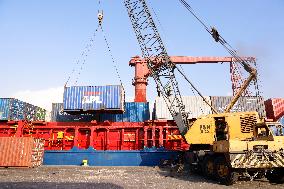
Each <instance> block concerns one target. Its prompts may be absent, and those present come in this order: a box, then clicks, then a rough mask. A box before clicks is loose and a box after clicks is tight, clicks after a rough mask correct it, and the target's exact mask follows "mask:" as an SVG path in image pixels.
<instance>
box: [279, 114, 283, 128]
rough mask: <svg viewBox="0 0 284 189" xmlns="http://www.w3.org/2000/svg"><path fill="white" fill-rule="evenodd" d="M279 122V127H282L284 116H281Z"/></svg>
mask: <svg viewBox="0 0 284 189" xmlns="http://www.w3.org/2000/svg"><path fill="white" fill-rule="evenodd" d="M279 122H280V123H281V125H283V126H284V116H282V117H281V118H280V119H279Z"/></svg>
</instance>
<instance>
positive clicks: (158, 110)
mask: <svg viewBox="0 0 284 189" xmlns="http://www.w3.org/2000/svg"><path fill="white" fill-rule="evenodd" d="M170 98H172V97H170ZM205 98H206V100H207V101H208V102H209V103H210V104H211V101H210V97H208V96H206V97H205ZM182 101H183V103H184V105H185V111H186V113H187V114H188V119H192V118H197V117H199V116H201V115H207V114H211V113H212V110H211V108H210V106H208V105H207V104H206V103H205V102H204V101H203V99H202V98H201V97H199V96H182ZM154 115H155V116H154V117H155V118H154V119H167V120H173V117H172V115H171V113H170V111H169V110H168V108H167V105H166V103H165V101H164V99H163V98H162V97H157V98H156V99H155V105H154Z"/></svg>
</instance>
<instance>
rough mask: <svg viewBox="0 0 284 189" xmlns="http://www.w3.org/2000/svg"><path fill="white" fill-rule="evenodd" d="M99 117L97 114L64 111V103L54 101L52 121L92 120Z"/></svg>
mask: <svg viewBox="0 0 284 189" xmlns="http://www.w3.org/2000/svg"><path fill="white" fill-rule="evenodd" d="M98 119H99V118H98V115H97V114H77V115H70V114H68V113H66V112H64V111H63V103H52V111H51V121H53V122H90V121H92V120H98Z"/></svg>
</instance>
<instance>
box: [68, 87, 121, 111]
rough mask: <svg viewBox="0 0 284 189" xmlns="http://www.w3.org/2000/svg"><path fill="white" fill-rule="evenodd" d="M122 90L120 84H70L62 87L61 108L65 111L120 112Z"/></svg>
mask: <svg viewBox="0 0 284 189" xmlns="http://www.w3.org/2000/svg"><path fill="white" fill-rule="evenodd" d="M123 105H124V90H123V87H122V86H121V85H107V86H71V87H65V88H64V96H63V108H64V111H65V112H68V113H73V114H76V113H78V114H81V113H85V112H90V113H94V112H109V113H122V112H123V111H124V106H123Z"/></svg>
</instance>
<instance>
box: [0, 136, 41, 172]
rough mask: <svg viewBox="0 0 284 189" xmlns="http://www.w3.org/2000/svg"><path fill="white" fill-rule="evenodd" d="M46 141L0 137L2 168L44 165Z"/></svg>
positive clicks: (0, 163)
mask: <svg viewBox="0 0 284 189" xmlns="http://www.w3.org/2000/svg"><path fill="white" fill-rule="evenodd" d="M43 153H44V140H43V139H34V138H31V137H0V166H1V167H36V166H40V165H42V162H43Z"/></svg>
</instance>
